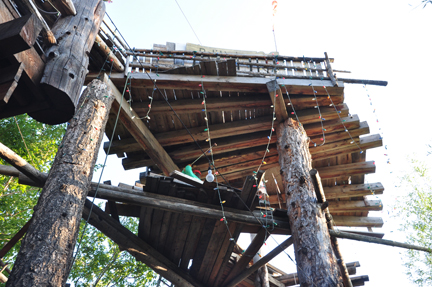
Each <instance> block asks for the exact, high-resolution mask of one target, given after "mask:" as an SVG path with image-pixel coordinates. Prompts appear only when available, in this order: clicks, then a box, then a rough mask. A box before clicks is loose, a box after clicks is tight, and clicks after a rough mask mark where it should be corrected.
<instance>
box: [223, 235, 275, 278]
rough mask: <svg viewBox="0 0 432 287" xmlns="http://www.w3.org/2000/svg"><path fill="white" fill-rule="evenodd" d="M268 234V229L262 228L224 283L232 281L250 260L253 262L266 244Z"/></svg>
mask: <svg viewBox="0 0 432 287" xmlns="http://www.w3.org/2000/svg"><path fill="white" fill-rule="evenodd" d="M266 235H267V229H265V228H261V229H260V231H259V232H258V233H257V235H256V236H255V238H254V239H253V240H252V242H251V243H250V244H249V246H248V248H247V249H246V251H245V252H244V253H243V254H242V255H241V257H240V260H239V261H237V262H236V263H235V265H234V267H233V268H232V269H231V271H230V273H229V275H228V276H227V277H226V278H225V280H224V283H223V284H227V283H228V282H230V281H231V280H232V279H234V277H236V276H237V275H238V273H239V272H241V271H243V270H244V269H245V268H246V267H247V266H248V264H249V262H251V260H252V259H253V257H254V256H255V255H256V254H257V252H258V251H259V250H260V248H261V246H262V245H263V244H264V239H265V238H266Z"/></svg>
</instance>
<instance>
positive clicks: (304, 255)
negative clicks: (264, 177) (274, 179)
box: [277, 119, 343, 287]
mask: <svg viewBox="0 0 432 287" xmlns="http://www.w3.org/2000/svg"><path fill="white" fill-rule="evenodd" d="M277 136H278V145H277V148H278V153H279V164H280V166H281V174H282V179H283V184H284V188H285V196H286V204H287V210H288V217H289V221H290V226H291V231H292V237H293V238H294V250H295V257H296V261H297V273H298V276H299V280H300V286H302V287H309V286H315V287H327V286H332V287H333V286H343V285H342V282H341V276H340V272H339V269H338V266H337V261H336V257H335V255H334V253H333V249H332V246H331V242H330V235H329V232H328V229H327V225H326V222H325V217H324V214H323V213H322V211H321V209H320V208H319V206H318V205H317V204H316V202H317V199H316V195H315V192H314V187H313V184H312V181H311V178H310V175H309V171H310V170H311V156H310V153H309V148H308V147H309V140H308V137H307V135H306V132H305V131H304V129H303V127H302V126H299V124H298V123H297V122H296V121H294V120H292V119H288V120H286V121H285V122H283V123H281V124H280V125H279V129H278V131H277Z"/></svg>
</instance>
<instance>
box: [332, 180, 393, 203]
mask: <svg viewBox="0 0 432 287" xmlns="http://www.w3.org/2000/svg"><path fill="white" fill-rule="evenodd" d="M324 191H325V196H326V198H327V199H336V198H346V197H356V196H365V195H371V194H383V192H384V186H383V185H382V183H380V182H377V183H366V184H349V185H337V186H334V187H326V188H324Z"/></svg>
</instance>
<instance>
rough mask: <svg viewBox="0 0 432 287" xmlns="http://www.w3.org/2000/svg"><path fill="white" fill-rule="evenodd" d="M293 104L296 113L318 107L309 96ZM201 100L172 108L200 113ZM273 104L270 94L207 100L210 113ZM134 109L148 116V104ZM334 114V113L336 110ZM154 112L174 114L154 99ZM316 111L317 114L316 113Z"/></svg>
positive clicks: (337, 100)
mask: <svg viewBox="0 0 432 287" xmlns="http://www.w3.org/2000/svg"><path fill="white" fill-rule="evenodd" d="M136 90H142V88H135V87H132V92H134V91H136ZM317 100H318V104H319V105H320V106H321V107H323V108H324V107H325V106H329V105H330V104H331V101H330V99H328V97H327V96H317ZM332 101H333V103H334V104H335V105H336V106H338V105H342V104H343V97H342V96H332ZM284 102H285V105H287V104H289V100H288V99H284ZM291 102H292V105H293V106H294V108H295V109H296V111H301V110H304V109H311V108H314V106H316V102H315V101H311V96H307V95H291ZM201 103H202V100H201V99H177V100H176V101H173V102H171V103H170V104H171V106H172V107H173V109H174V110H175V111H176V113H178V114H184V113H190V112H191V111H197V112H198V111H199V112H201V109H202V104H201ZM271 104H272V102H271V100H270V99H269V98H268V94H257V93H253V94H247V95H240V96H236V97H223V98H222V99H221V98H220V97H219V98H207V99H206V106H207V111H208V112H221V111H230V110H235V109H253V108H262V107H270V105H271ZM132 108H133V109H134V110H135V111H136V113H137V114H138V115H140V116H143V115H146V114H147V111H148V109H149V108H148V104H146V103H144V102H133V103H132ZM332 109H333V112H334V108H332ZM151 110H152V112H157V113H161V114H162V113H164V114H166V113H172V110H171V108H170V107H169V106H168V105H167V104H166V102H165V101H157V100H155V99H153V103H152V106H151ZM316 112H317V111H316V109H315V113H316Z"/></svg>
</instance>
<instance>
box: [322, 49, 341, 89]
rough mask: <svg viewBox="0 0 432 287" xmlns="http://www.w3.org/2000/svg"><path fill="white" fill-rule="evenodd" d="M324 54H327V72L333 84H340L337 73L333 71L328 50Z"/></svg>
mask: <svg viewBox="0 0 432 287" xmlns="http://www.w3.org/2000/svg"><path fill="white" fill-rule="evenodd" d="M324 56H325V64H326V68H327V74H328V76H329V77H330V79H331V81H332V83H333V86H338V82H337V78H336V75H335V74H334V73H333V69H332V67H331V65H330V59H329V57H328V55H327V52H324Z"/></svg>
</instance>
